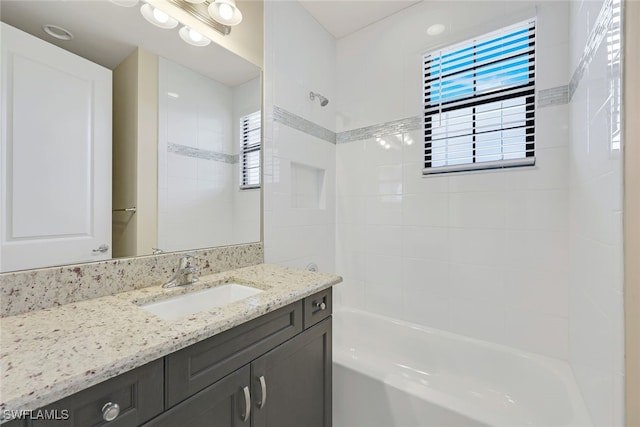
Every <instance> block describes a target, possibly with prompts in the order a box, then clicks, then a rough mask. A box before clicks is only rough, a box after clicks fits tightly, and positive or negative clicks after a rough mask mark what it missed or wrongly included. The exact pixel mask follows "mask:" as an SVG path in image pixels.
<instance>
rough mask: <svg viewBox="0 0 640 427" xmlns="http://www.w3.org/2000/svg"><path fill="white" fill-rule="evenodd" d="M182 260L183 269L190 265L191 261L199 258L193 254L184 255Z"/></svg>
mask: <svg viewBox="0 0 640 427" xmlns="http://www.w3.org/2000/svg"><path fill="white" fill-rule="evenodd" d="M182 259H183V260H184V261H185V267H189V266H190V265H191V261H192V260H195V259H200V258H199V257H198V256H196V255H193V254H185V255H184V257H183V258H182Z"/></svg>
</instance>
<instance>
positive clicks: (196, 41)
mask: <svg viewBox="0 0 640 427" xmlns="http://www.w3.org/2000/svg"><path fill="white" fill-rule="evenodd" d="M178 33H179V34H180V38H181V39H182V40H184V41H185V42H187V43H189V44H190V45H192V46H199V47H202V46H207V45H208V44H209V43H211V40H209V39H208V38H206V37H205V36H203V35H202V34H201V33H199V32H197V31H196V30H194V29H193V28H189V27H186V26H185V27H182V28H180V31H178Z"/></svg>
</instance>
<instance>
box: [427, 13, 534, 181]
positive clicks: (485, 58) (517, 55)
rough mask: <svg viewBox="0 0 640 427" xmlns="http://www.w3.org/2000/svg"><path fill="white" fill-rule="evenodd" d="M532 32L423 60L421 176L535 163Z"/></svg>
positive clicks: (507, 32)
mask: <svg viewBox="0 0 640 427" xmlns="http://www.w3.org/2000/svg"><path fill="white" fill-rule="evenodd" d="M535 28H536V22H535V19H531V20H528V21H526V22H522V23H520V24H517V25H513V26H510V27H507V28H504V29H502V30H500V31H497V32H494V33H491V34H487V35H485V36H482V37H477V38H475V39H473V40H469V41H467V42H464V43H460V44H457V45H454V46H450V47H448V48H445V49H440V50H437V51H435V52H431V53H428V54H426V55H424V58H423V59H424V63H423V64H424V103H425V104H424V105H425V110H424V132H425V139H424V141H425V149H424V169H423V173H424V174H434V173H443V172H455V171H463V170H474V169H493V168H505V167H513V166H526V165H533V164H535V152H534V135H535V129H534V125H535Z"/></svg>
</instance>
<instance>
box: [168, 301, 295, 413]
mask: <svg viewBox="0 0 640 427" xmlns="http://www.w3.org/2000/svg"><path fill="white" fill-rule="evenodd" d="M302 315H303V313H302V301H298V302H295V303H293V304H289V305H288V306H286V307H282V308H280V309H278V310H275V311H273V312H271V313H268V314H265V315H264V316H261V317H259V318H257V319H254V320H252V321H250V322H247V323H245V324H242V325H239V326H236V327H235V328H233V329H230V330H228V331H225V332H223V333H221V334H219V335H215V336H213V337H211V338H209V339H206V340H204V341H200V342H199V343H196V344H194V345H191V346H189V347H187V348H184V349H182V350H179V351H177V352H175V353H173V354H170V355H168V356H167V357H166V371H165V375H166V384H167V387H166V388H167V393H166V394H167V406H168V407H172V406H174V405H175V404H177V403H178V402H181V401H183V400H184V399H186V398H187V397H189V396H191V395H193V394H194V393H197V392H198V391H200V390H203V389H204V388H205V387H208V386H209V385H211V384H213V383H214V382H216V381H218V380H219V379H221V378H222V377H224V376H225V375H228V374H229V373H231V372H233V371H235V370H236V369H238V368H240V367H241V366H243V365H246V364H247V363H249V362H251V361H252V360H253V359H255V358H256V357H258V356H260V355H261V354H264V353H266V352H267V351H269V350H271V349H272V348H274V347H275V346H277V345H278V344H281V343H283V342H285V341H286V340H288V339H290V338H292V337H294V336H296V335H297V334H299V333H300V332H302Z"/></svg>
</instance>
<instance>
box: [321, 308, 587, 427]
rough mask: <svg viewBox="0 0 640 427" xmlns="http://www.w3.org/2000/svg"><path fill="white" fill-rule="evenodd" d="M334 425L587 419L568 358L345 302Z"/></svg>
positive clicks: (336, 326)
mask: <svg viewBox="0 0 640 427" xmlns="http://www.w3.org/2000/svg"><path fill="white" fill-rule="evenodd" d="M333 337H334V338H333V427H422V426H425V427H426V426H429V427H431V426H434V427H436V426H437V427H441V426H442V427H444V426H504V427H517V426H576V427H577V426H580V427H584V426H590V425H591V423H590V421H589V417H588V415H587V412H586V408H585V406H584V403H583V402H582V398H581V396H580V392H579V390H578V388H577V385H576V384H575V381H574V378H573V374H572V372H571V368H570V367H569V366H568V364H567V363H565V362H562V361H559V360H555V359H550V358H546V357H543V356H538V355H535V354H530V353H526V352H523V351H519V350H515V349H512V348H509V347H505V346H501V345H496V344H491V343H487V342H484V341H480V340H475V339H471V338H467V337H463V336H460V335H456V334H453V333H449V332H445V331H441V330H438V329H432V328H427V327H423V326H418V325H414V324H411V323H407V322H402V321H397V320H394V319H390V318H386V317H382V316H377V315H374V314H370V313H367V312H362V311H356V310H342V311H337V312H336V313H335V314H334V319H333Z"/></svg>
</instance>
